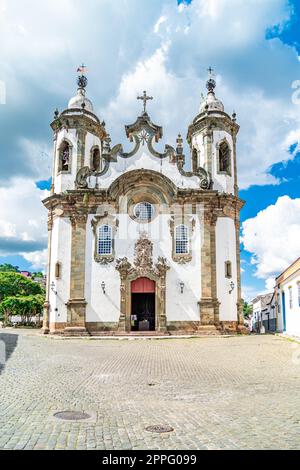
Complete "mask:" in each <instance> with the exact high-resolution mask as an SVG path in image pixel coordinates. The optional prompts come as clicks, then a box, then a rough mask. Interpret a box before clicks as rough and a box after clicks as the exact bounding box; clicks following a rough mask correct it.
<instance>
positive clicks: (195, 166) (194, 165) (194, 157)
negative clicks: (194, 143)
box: [192, 148, 198, 171]
mask: <svg viewBox="0 0 300 470" xmlns="http://www.w3.org/2000/svg"><path fill="white" fill-rule="evenodd" d="M197 169H198V152H197V149H195V148H194V149H193V153H192V170H193V171H197Z"/></svg>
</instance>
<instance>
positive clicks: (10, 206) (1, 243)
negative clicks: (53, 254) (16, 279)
mask: <svg viewBox="0 0 300 470" xmlns="http://www.w3.org/2000/svg"><path fill="white" fill-rule="evenodd" d="M48 195H49V192H48V191H41V190H40V189H38V188H37V187H36V185H35V183H34V182H33V181H32V180H29V179H22V178H17V179H14V180H12V182H11V184H10V186H9V187H5V188H0V200H1V205H0V254H1V255H9V254H10V255H14V254H21V255H22V256H24V258H25V259H27V260H28V261H30V262H32V263H33V265H34V267H38V268H42V267H44V258H45V255H44V252H43V253H41V254H39V253H37V251H41V250H40V248H42V247H44V246H46V245H47V211H46V209H45V208H44V207H43V205H42V202H41V201H42V199H44V198H46V197H47V196H48ZM39 262H40V263H41V264H39Z"/></svg>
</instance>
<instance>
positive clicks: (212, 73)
mask: <svg viewBox="0 0 300 470" xmlns="http://www.w3.org/2000/svg"><path fill="white" fill-rule="evenodd" d="M207 71H208V73H209V77H210V78H212V77H213V75H214V69H213V68H212V67H208V69H207Z"/></svg>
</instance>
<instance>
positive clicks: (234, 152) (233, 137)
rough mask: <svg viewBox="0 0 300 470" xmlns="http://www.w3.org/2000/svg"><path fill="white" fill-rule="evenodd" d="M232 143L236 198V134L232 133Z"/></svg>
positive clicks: (235, 192)
mask: <svg viewBox="0 0 300 470" xmlns="http://www.w3.org/2000/svg"><path fill="white" fill-rule="evenodd" d="M232 142H233V171H234V195H235V196H236V197H238V192H239V188H238V182H237V162H236V132H233V133H232Z"/></svg>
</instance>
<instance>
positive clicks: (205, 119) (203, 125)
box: [187, 111, 240, 143]
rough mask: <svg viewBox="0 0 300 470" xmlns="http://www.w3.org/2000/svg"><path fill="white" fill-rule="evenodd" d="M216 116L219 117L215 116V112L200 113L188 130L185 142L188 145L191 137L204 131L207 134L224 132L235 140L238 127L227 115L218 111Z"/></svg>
mask: <svg viewBox="0 0 300 470" xmlns="http://www.w3.org/2000/svg"><path fill="white" fill-rule="evenodd" d="M218 114H219V115H216V114H215V112H213V111H208V112H207V113H201V114H199V115H198V116H196V117H195V119H194V120H193V122H192V123H191V124H190V126H189V128H188V133H187V141H188V142H189V143H190V142H191V137H192V135H193V134H194V133H195V132H201V131H203V130H204V129H206V130H207V132H208V133H211V132H212V131H213V130H214V129H216V130H219V129H221V130H225V131H227V132H229V133H230V134H231V135H233V136H234V138H235V136H236V135H237V133H238V131H239V129H240V126H239V125H238V124H237V123H236V122H235V121H233V120H232V119H231V118H230V117H229V115H228V114H227V113H223V112H221V111H220V112H218Z"/></svg>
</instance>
